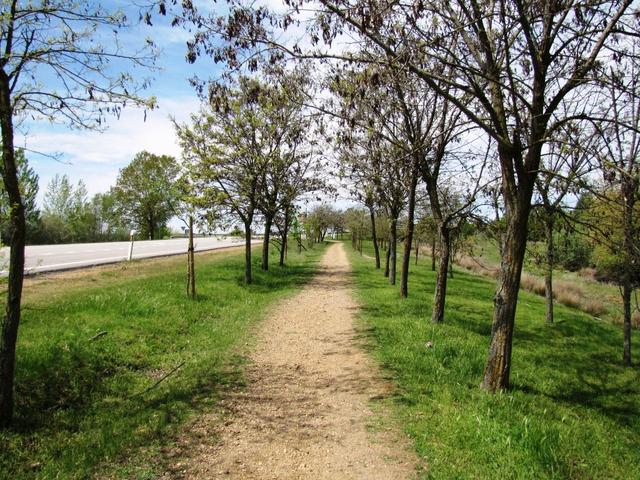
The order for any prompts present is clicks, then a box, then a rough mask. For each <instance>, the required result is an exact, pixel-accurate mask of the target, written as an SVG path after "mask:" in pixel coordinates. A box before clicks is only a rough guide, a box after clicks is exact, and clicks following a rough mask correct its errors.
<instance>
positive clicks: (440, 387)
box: [350, 253, 640, 480]
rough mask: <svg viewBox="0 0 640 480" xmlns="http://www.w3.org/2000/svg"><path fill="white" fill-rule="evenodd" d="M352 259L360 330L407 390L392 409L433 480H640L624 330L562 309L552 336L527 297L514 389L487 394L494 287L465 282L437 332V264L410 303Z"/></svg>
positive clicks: (418, 281) (414, 284) (520, 317)
mask: <svg viewBox="0 0 640 480" xmlns="http://www.w3.org/2000/svg"><path fill="white" fill-rule="evenodd" d="M350 258H351V261H352V263H353V265H354V279H355V282H356V286H357V294H358V297H359V302H360V305H361V316H360V318H361V322H362V325H363V330H364V331H365V332H366V333H367V334H368V336H369V337H370V339H371V340H370V341H371V344H372V348H373V351H374V354H375V355H376V357H377V358H378V359H379V361H380V362H381V364H382V365H383V366H384V367H385V368H386V369H387V370H388V371H389V372H390V374H391V375H392V376H393V378H394V379H395V381H396V383H397V385H398V388H397V391H396V393H395V395H394V396H392V397H391V398H389V399H388V400H387V401H388V402H389V403H390V404H391V405H392V407H393V408H394V409H395V411H396V412H397V414H398V416H399V418H400V420H401V421H402V422H403V423H404V425H405V427H406V431H407V432H408V433H409V435H410V436H411V438H412V439H413V441H414V445H415V448H416V451H417V452H418V453H419V455H420V456H421V457H423V458H424V460H425V463H426V465H427V467H426V471H425V472H423V476H424V478H434V479H438V480H441V479H467V478H474V479H493V478H508V479H565V478H574V479H583V478H584V479H586V478H594V479H637V478H640V469H638V465H640V372H639V370H638V366H637V364H636V366H634V367H633V368H624V367H622V362H621V356H622V332H621V331H620V329H619V327H617V326H615V325H611V324H609V323H607V322H603V321H599V320H596V319H594V318H592V317H591V316H588V315H586V314H584V313H582V312H579V311H577V310H575V309H570V308H567V307H564V306H562V305H559V306H557V308H556V323H555V324H554V325H552V326H549V325H545V307H544V299H543V298H540V297H539V296H536V295H532V294H529V293H526V292H521V294H520V301H519V305H518V314H517V319H516V327H515V337H514V347H513V348H514V350H513V363H512V368H511V380H512V388H511V389H510V390H508V391H505V392H503V393H501V394H497V395H490V394H486V393H484V392H483V391H481V390H480V389H479V384H480V381H481V378H482V372H483V368H484V362H485V359H486V355H487V351H488V345H489V336H490V333H491V318H492V311H493V305H492V298H493V295H494V289H495V283H494V282H493V281H492V280H488V279H485V278H483V277H479V276H476V275H472V274H470V273H467V272H464V271H457V272H456V274H455V276H454V278H453V279H451V280H450V281H449V282H450V283H449V286H448V296H447V303H446V318H445V322H444V323H443V324H441V325H434V324H432V323H431V322H430V320H429V319H430V310H431V301H432V293H433V289H434V284H435V274H434V273H432V272H431V271H430V268H429V267H430V265H429V261H428V260H426V259H425V260H423V261H422V262H421V264H420V265H419V266H418V267H413V266H412V270H411V276H410V281H409V298H407V299H401V298H399V295H398V292H397V289H396V288H393V287H390V286H389V285H387V282H386V281H385V279H384V278H383V277H382V275H381V274H380V272H379V271H376V270H375V269H374V268H373V267H374V266H373V263H372V261H371V260H369V259H367V258H366V257H361V256H360V255H357V254H355V253H352V254H351V255H350ZM428 342H431V344H428ZM430 345H431V346H430Z"/></svg>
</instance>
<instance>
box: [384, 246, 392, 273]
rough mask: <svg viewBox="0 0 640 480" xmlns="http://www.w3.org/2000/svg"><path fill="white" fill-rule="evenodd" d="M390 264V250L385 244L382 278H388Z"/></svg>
mask: <svg viewBox="0 0 640 480" xmlns="http://www.w3.org/2000/svg"><path fill="white" fill-rule="evenodd" d="M390 264H391V248H390V247H389V244H388V243H387V249H386V250H385V262H384V276H385V277H388V276H389V265H390Z"/></svg>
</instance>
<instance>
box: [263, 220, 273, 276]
mask: <svg viewBox="0 0 640 480" xmlns="http://www.w3.org/2000/svg"><path fill="white" fill-rule="evenodd" d="M272 223H273V217H270V216H269V217H265V219H264V238H263V239H262V263H261V268H262V270H269V242H271V224H272Z"/></svg>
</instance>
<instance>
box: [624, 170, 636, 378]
mask: <svg viewBox="0 0 640 480" xmlns="http://www.w3.org/2000/svg"><path fill="white" fill-rule="evenodd" d="M637 188H638V187H637V184H635V183H634V182H633V180H632V179H631V177H630V176H625V177H624V178H623V183H622V198H623V199H624V202H625V205H624V250H625V255H628V256H629V257H630V258H629V260H628V261H627V262H625V264H626V265H625V270H626V271H625V272H624V277H623V279H624V280H623V285H622V303H623V306H624V322H623V327H622V330H623V334H624V339H623V349H622V364H623V365H624V366H625V367H630V366H631V291H632V288H631V276H632V270H633V264H634V263H635V261H636V259H635V258H634V257H635V255H634V253H633V252H634V250H635V245H634V241H636V240H637V239H635V238H634V234H633V233H634V232H633V213H634V206H635V198H636V194H637V193H636V192H637Z"/></svg>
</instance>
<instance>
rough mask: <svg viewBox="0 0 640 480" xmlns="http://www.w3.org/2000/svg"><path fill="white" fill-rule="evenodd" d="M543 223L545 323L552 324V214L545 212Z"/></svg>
mask: <svg viewBox="0 0 640 480" xmlns="http://www.w3.org/2000/svg"><path fill="white" fill-rule="evenodd" d="M547 215H548V217H547V219H546V221H545V230H544V233H545V237H546V240H547V259H546V260H547V265H546V272H545V275H544V296H545V299H546V301H547V323H553V264H554V254H555V252H554V246H553V217H552V215H553V213H551V212H547Z"/></svg>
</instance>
